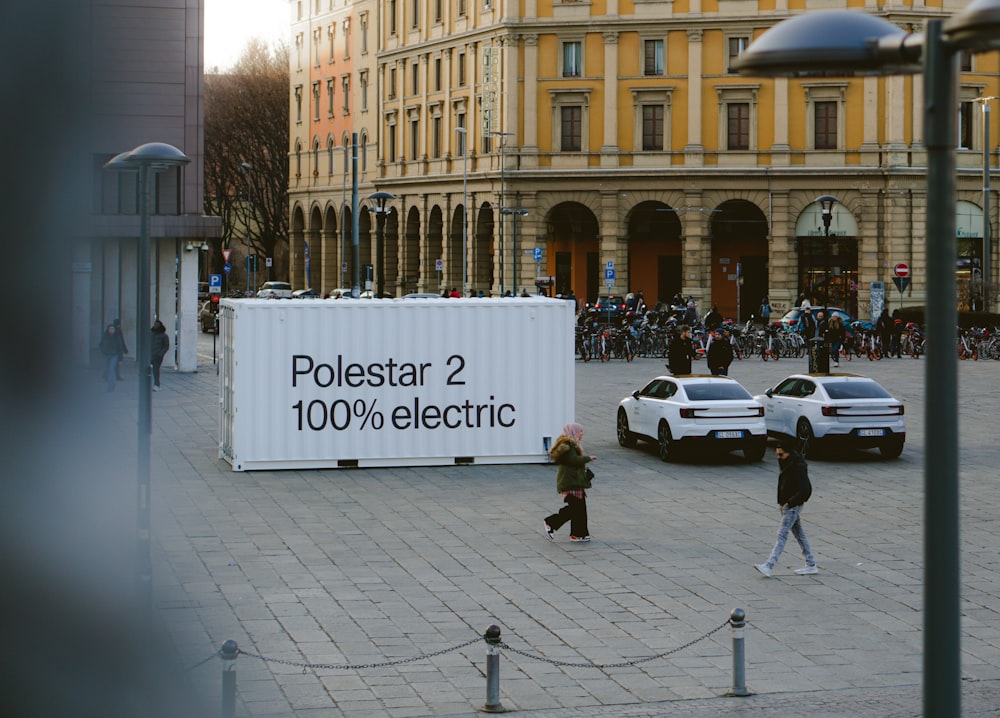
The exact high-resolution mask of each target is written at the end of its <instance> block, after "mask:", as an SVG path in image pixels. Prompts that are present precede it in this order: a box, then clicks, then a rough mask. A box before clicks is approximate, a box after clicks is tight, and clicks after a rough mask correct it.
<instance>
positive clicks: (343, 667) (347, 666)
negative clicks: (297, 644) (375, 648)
mask: <svg viewBox="0 0 1000 718" xmlns="http://www.w3.org/2000/svg"><path fill="white" fill-rule="evenodd" d="M482 640H483V637H482V636H476V637H475V638H470V639H469V640H468V641H466V642H465V643H459V644H458V645H457V646H451V647H450V648H442V649H441V650H439V651H433V652H432V653H421V654H420V655H419V656H411V657H410V658H399V659H397V660H394V661H383V662H381V663H357V664H354V663H307V662H305V661H291V660H288V659H286V658H272V657H270V656H262V655H260V654H259V653H251V652H249V651H244V650H243V649H242V648H240V649H238V650H239V655H241V656H246V657H247V658H256V659H257V660H259V661H264V662H265V663H278V664H280V665H283V666H293V667H295V668H301V669H302V670H303V672H304V671H306V670H309V669H311V670H337V671H360V670H363V669H367V668H388V667H390V666H401V665H403V664H405V663H413V662H414V661H422V660H424V659H425V658H434V657H436V656H443V655H444V654H445V653H451V652H452V651H458V650H461V649H462V648H465V647H467V646H471V645H472V644H473V643H478V642H479V641H482Z"/></svg>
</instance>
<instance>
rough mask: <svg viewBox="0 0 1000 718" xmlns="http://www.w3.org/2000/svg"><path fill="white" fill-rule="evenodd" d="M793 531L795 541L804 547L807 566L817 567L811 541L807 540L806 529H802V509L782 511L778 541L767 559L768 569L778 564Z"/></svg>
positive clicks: (803, 551) (803, 554)
mask: <svg viewBox="0 0 1000 718" xmlns="http://www.w3.org/2000/svg"><path fill="white" fill-rule="evenodd" d="M789 531H791V532H792V535H793V536H794V537H795V540H796V541H798V542H799V546H801V547H802V556H803V557H804V558H805V560H806V566H815V565H816V559H815V558H813V553H812V549H811V548H809V539H807V538H806V532H805V529H803V528H802V507H801V506H796V507H795V508H789V509H782V510H781V525H780V526H778V539H777V540H776V541H775V542H774V548H773V549H771V555H770V556H769V557H768V559H767V567H768V568H774V565H775V564H776V563H778V557H779V556H781V552H782V551H784V550H785V541H787V540H788V532H789Z"/></svg>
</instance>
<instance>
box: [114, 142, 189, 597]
mask: <svg viewBox="0 0 1000 718" xmlns="http://www.w3.org/2000/svg"><path fill="white" fill-rule="evenodd" d="M190 161H191V159H190V158H189V157H188V156H187V155H185V154H184V153H183V152H181V151H180V150H179V149H177V148H176V147H174V146H173V145H168V144H166V143H163V142H148V143H146V144H144V145H139V146H138V147H136V148H135V149H133V150H129V151H128V152H122V153H121V154H118V155H115V156H114V157H113V158H111V159H110V160H109V161H108V162H107V163H106V164H105V165H104V167H105V168H106V169H109V170H112V171H115V172H136V171H137V172H138V173H139V267H138V272H137V276H136V282H137V284H138V287H137V289H138V295H139V306H138V308H137V311H136V323H137V324H138V328H137V329H136V363H137V364H138V369H139V371H138V374H139V417H138V422H137V428H138V433H137V436H136V445H137V449H136V489H137V491H136V511H137V514H138V516H137V521H136V523H137V526H136V529H137V531H136V537H137V541H138V546H137V548H138V550H137V552H136V561H137V566H136V569H137V570H136V584H137V585H136V588H137V591H136V594H137V595H136V597H137V600H138V605H139V607H140V610H141V611H142V612H143V613H145V614H147V617H148V614H149V612H150V611H151V610H152V607H153V561H152V558H151V555H150V550H149V549H150V546H149V528H150V510H149V500H150V492H149V483H150V482H149V475H150V469H149V455H150V454H149V441H150V434H152V432H153V415H152V405H153V395H152V382H151V381H150V378H151V377H150V371H151V370H152V362H151V360H150V354H151V343H152V342H151V336H150V323H149V314H150V312H149V303H150V286H149V285H150V269H149V261H150V239H149V212H150V205H151V202H150V197H149V195H150V182H149V176H150V174H151V173H153V172H162V171H163V170H167V169H170V168H171V167H180V166H182V165H186V164H187V163H188V162H190Z"/></svg>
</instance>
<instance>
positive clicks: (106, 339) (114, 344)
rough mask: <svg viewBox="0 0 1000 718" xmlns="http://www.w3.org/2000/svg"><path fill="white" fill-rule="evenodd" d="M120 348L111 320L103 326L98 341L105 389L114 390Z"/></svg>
mask: <svg viewBox="0 0 1000 718" xmlns="http://www.w3.org/2000/svg"><path fill="white" fill-rule="evenodd" d="M120 349H121V344H120V343H119V340H118V334H117V332H116V331H115V325H114V323H113V322H112V323H111V324H109V325H108V326H106V327H105V328H104V333H103V334H102V335H101V343H100V350H101V354H102V355H103V356H104V381H105V389H106V390H107V391H114V390H115V382H116V381H117V380H118V362H119V361H120V360H121V354H120Z"/></svg>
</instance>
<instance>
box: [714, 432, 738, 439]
mask: <svg viewBox="0 0 1000 718" xmlns="http://www.w3.org/2000/svg"><path fill="white" fill-rule="evenodd" d="M715 438H716V439H742V438H743V432H742V431H717V432H715Z"/></svg>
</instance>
